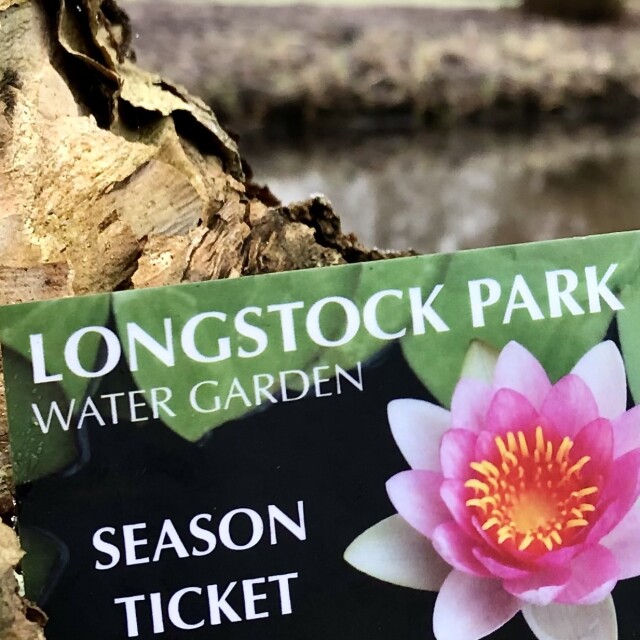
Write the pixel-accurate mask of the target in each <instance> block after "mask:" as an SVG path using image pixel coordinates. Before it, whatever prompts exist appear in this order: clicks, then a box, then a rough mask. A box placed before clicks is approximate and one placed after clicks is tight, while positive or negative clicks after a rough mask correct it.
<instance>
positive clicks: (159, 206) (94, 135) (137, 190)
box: [0, 0, 387, 640]
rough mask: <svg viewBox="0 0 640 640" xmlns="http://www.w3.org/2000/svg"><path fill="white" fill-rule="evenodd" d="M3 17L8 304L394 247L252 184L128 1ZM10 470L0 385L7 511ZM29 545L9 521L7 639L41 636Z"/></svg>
mask: <svg viewBox="0 0 640 640" xmlns="http://www.w3.org/2000/svg"><path fill="white" fill-rule="evenodd" d="M0 27H1V29H0V303H1V304H10V303H15V302H24V301H30V300H42V299H46V298H51V297H58V296H63V295H79V294H88V293H98V292H107V291H113V290H117V289H124V288H132V287H136V288H137V287H147V286H158V285H169V284H176V283H180V282H195V281H202V280H210V279H216V278H227V277H239V276H242V275H246V274H258V273H264V272H267V271H281V270H291V269H299V268H307V267H315V266H324V265H333V264H340V263H344V262H353V261H360V260H371V259H378V258H384V257H386V255H387V254H384V253H382V252H380V251H374V250H367V249H365V248H364V247H362V246H361V245H360V244H359V243H358V241H357V240H356V239H355V238H354V237H353V236H350V235H345V234H344V233H342V231H341V229H340V222H339V219H338V218H337V216H336V215H335V214H334V213H333V211H332V209H331V205H330V204H329V203H328V202H327V201H325V200H323V199H322V198H316V199H314V200H310V201H308V202H303V203H299V204H296V205H293V206H283V205H281V204H280V203H279V202H278V201H277V199H276V198H275V197H274V196H273V195H272V194H271V193H270V192H269V190H268V189H266V188H260V187H258V186H256V185H254V184H252V182H251V180H250V178H249V177H248V172H247V167H246V166H245V165H244V163H243V162H242V160H241V157H240V154H239V152H238V148H237V145H236V143H235V142H234V141H233V140H232V139H231V138H230V136H229V135H227V133H226V132H225V131H224V130H223V129H222V128H221V127H220V125H219V124H218V121H217V120H216V117H215V115H214V114H213V113H212V112H211V111H210V110H209V109H208V108H207V107H206V105H205V104H204V103H203V102H202V101H200V100H199V99H197V98H195V97H193V96H190V95H189V94H188V93H187V92H186V91H185V90H184V89H182V88H180V87H178V86H175V85H173V84H171V83H169V82H168V81H166V80H164V79H163V78H161V77H159V76H157V75H154V74H151V73H148V72H146V71H144V70H142V69H140V68H139V67H137V66H136V65H135V62H134V55H133V52H132V51H131V49H130V46H129V45H130V34H131V30H130V26H129V21H128V18H127V16H126V14H125V13H124V12H123V11H122V10H121V9H120V8H119V7H118V6H117V4H116V3H115V0H74V1H73V2H70V1H69V0H0ZM52 322H55V319H52ZM0 365H1V363H0ZM10 477H11V468H10V464H9V458H8V451H7V428H6V409H5V402H4V390H3V388H2V386H1V384H0V515H2V516H3V517H5V518H6V517H8V516H10V515H11V509H12V504H13V503H12V496H11V491H10ZM19 557H20V551H19V546H18V544H17V541H16V539H15V535H14V534H13V532H12V531H11V530H10V529H9V528H8V527H5V526H0V637H2V638H3V639H5V640H10V639H14V640H18V639H20V640H34V639H35V638H41V637H43V635H42V630H41V628H40V624H39V622H42V620H43V618H42V616H38V615H34V611H35V610H34V609H29V608H28V607H27V605H25V604H24V603H23V602H22V601H21V600H20V598H19V597H17V595H16V593H17V592H16V582H15V579H14V574H13V571H12V570H11V567H12V566H15V565H16V564H17V562H18V560H19ZM34 617H35V618H37V619H36V621H35V622H34V621H31V620H30V619H28V618H31V619H33V618H34Z"/></svg>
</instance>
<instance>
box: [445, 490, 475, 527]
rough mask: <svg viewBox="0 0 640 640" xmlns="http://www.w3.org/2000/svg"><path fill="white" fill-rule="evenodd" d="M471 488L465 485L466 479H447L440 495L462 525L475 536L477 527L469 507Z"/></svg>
mask: <svg viewBox="0 0 640 640" xmlns="http://www.w3.org/2000/svg"><path fill="white" fill-rule="evenodd" d="M468 496H469V489H467V488H466V487H465V486H464V480H457V479H446V480H445V481H444V482H443V483H442V486H441V487H440V497H441V498H442V501H443V502H444V503H445V505H447V508H448V509H449V513H450V514H451V515H452V516H453V519H454V520H455V521H456V522H457V523H458V525H460V527H461V528H462V529H463V530H464V531H466V532H467V533H469V534H470V535H472V536H475V527H474V526H473V524H472V522H471V512H470V511H469V507H467V504H466V502H467V499H468Z"/></svg>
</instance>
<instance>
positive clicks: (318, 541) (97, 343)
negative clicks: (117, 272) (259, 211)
mask: <svg viewBox="0 0 640 640" xmlns="http://www.w3.org/2000/svg"><path fill="white" fill-rule="evenodd" d="M639 318H640V233H635V232H631V233H623V234H616V235H610V236H600V237H590V238H582V239H574V240H565V241H557V242H548V243H540V244H530V245H522V246H511V247H503V248H497V249H486V250H478V251H468V252H461V253H458V254H454V255H434V256H424V257H416V258H406V259H398V260H389V261H382V262H377V263H366V264H357V265H349V266H344V267H335V268H333V267H332V268H326V269H317V270H309V271H298V272H292V273H283V274H276V275H269V276H258V277H247V278H239V279H235V280H225V281H218V282H207V283H202V284H192V285H184V286H175V287H167V288H161V289H148V290H140V291H126V292H121V293H115V294H110V295H100V296H90V297H80V298H69V299H61V300H55V301H48V302H39V303H33V304H24V305H15V306H9V307H4V308H2V309H0V338H1V342H2V353H3V359H4V375H5V380H6V393H7V403H8V410H9V422H10V439H11V447H12V455H13V463H14V473H15V481H16V491H17V499H18V525H19V533H20V536H21V539H22V543H23V545H24V548H25V549H26V551H27V555H26V557H25V560H24V563H23V570H24V576H25V582H26V590H27V595H28V596H29V597H30V598H32V599H33V600H35V601H36V602H37V603H38V604H40V605H41V606H42V607H43V608H44V610H45V611H46V612H47V613H48V614H49V616H50V622H49V624H48V626H47V629H46V634H47V638H48V639H49V640H70V639H71V638H74V639H76V638H78V639H79V638H91V640H114V639H115V638H142V639H146V640H151V639H154V638H156V637H157V638H160V639H162V638H167V639H171V640H175V639H182V638H184V639H189V640H191V639H193V640H199V639H205V638H206V639H208V640H210V639H212V638H224V639H225V640H234V639H238V640H256V638H260V639H261V640H285V639H286V640H327V639H331V640H363V639H365V638H366V639H367V640H376V639H377V640H414V639H415V640H425V639H429V638H431V639H433V638H435V639H437V640H476V639H479V638H484V637H488V638H492V639H494V640H497V639H507V638H508V639H512V638H515V637H518V638H520V639H523V640H524V639H530V640H531V639H535V638H537V639H538V640H615V639H616V638H620V639H621V640H625V639H626V640H631V639H632V638H635V637H636V635H637V630H638V629H639V628H640V607H638V602H639V598H640V581H639V580H638V578H637V576H639V575H640V545H639V544H638V541H639V540H640V502H638V495H639V492H640V476H639V471H640V408H638V407H637V406H636V404H640V321H639Z"/></svg>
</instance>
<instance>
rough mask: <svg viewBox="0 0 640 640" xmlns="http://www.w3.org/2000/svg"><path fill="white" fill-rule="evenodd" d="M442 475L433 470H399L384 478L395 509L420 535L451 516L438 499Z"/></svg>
mask: <svg viewBox="0 0 640 640" xmlns="http://www.w3.org/2000/svg"><path fill="white" fill-rule="evenodd" d="M441 484H442V475H441V474H439V473H435V472H433V471H403V472H402V473H398V474H396V475H395V476H393V477H392V478H390V479H389V480H388V481H387V493H388V494H389V499H390V500H391V503H392V504H393V506H394V507H395V508H396V511H397V512H398V513H399V514H400V515H401V516H402V517H403V518H404V519H405V520H406V521H407V522H408V523H409V524H410V525H411V526H412V527H413V528H414V529H416V530H417V531H419V532H420V533H421V534H422V535H424V536H427V537H428V538H430V537H431V535H432V534H433V531H434V529H435V528H436V527H437V526H438V525H440V524H442V523H443V522H446V521H447V520H450V519H451V516H450V514H449V510H448V509H447V507H446V505H445V504H444V502H442V500H441V499H440V485H441Z"/></svg>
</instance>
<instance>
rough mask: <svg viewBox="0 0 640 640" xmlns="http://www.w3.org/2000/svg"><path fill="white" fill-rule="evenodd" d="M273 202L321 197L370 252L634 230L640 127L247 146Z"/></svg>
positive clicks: (638, 211)
mask: <svg viewBox="0 0 640 640" xmlns="http://www.w3.org/2000/svg"><path fill="white" fill-rule="evenodd" d="M241 151H242V153H243V155H244V156H245V157H246V158H247V159H248V161H249V163H250V164H251V166H252V167H253V169H254V172H255V179H256V180H257V181H258V182H264V183H266V184H268V185H269V186H270V187H271V190H272V191H273V192H274V193H275V194H276V195H277V196H278V197H279V198H280V199H281V200H282V201H283V202H292V201H296V200H301V199H304V198H306V197H308V196H309V195H310V194H312V193H323V194H324V195H326V196H327V197H328V198H329V199H330V200H331V202H332V203H333V205H334V207H335V210H336V212H337V213H339V214H340V216H341V218H342V221H343V227H344V228H345V230H347V231H353V232H355V233H356V234H357V235H358V237H359V238H360V239H361V240H362V241H363V243H365V244H366V245H369V246H377V247H380V248H384V249H396V250H403V249H409V248H412V249H415V250H416V251H419V252H421V253H429V252H436V251H437V252H442V251H447V252H448V251H454V250H458V249H463V248H473V247H484V246H490V245H497V244H510V243H516V242H528V241H533V240H545V239H551V238H560V237H570V236H579V235H586V234H593V233H606V232H610V231H622V230H628V229H634V228H638V227H639V226H640V125H636V126H633V127H630V128H627V129H625V130H618V131H606V130H604V129H601V128H589V129H579V130H576V131H567V130H563V131H559V130H549V129H547V130H543V131H536V132H535V133H530V134H523V133H506V134H502V133H499V132H498V133H497V132H495V131H479V130H466V131H456V132H452V133H447V134H443V133H440V134H429V133H423V134H407V133H403V134H386V135H376V134H371V133H367V134H361V135H349V136H345V137H344V138H342V139H339V140H338V139H335V138H331V137H325V138H323V137H321V136H319V137H316V138H314V139H313V140H310V141H308V142H304V141H300V140H298V141H295V142H292V141H291V140H290V139H280V140H279V141H275V142H274V141H273V140H270V141H265V140H261V141H258V140H245V141H243V142H242V143H241Z"/></svg>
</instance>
